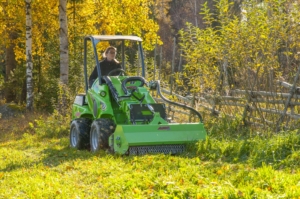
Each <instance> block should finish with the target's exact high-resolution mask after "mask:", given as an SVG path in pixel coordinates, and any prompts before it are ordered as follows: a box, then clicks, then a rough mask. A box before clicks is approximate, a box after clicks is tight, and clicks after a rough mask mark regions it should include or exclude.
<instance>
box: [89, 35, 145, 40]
mask: <svg viewBox="0 0 300 199" xmlns="http://www.w3.org/2000/svg"><path fill="white" fill-rule="evenodd" d="M90 37H93V38H94V39H96V40H105V41H112V40H131V41H143V40H142V39H141V38H140V37H138V36H131V35H91V36H87V37H86V38H90Z"/></svg>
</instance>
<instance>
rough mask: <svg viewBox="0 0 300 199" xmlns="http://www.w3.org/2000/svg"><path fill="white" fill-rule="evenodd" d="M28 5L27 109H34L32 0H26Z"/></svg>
mask: <svg viewBox="0 0 300 199" xmlns="http://www.w3.org/2000/svg"><path fill="white" fill-rule="evenodd" d="M25 6H26V88H27V97H26V109H27V110H29V111H32V110H33V97H34V95H33V82H32V69H33V63H32V53H31V52H32V34H31V28H32V21H31V0H25Z"/></svg>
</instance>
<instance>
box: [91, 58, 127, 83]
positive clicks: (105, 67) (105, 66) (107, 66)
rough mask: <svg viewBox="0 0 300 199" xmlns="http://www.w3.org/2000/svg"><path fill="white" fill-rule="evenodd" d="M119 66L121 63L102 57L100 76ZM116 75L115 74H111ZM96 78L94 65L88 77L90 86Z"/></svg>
mask: <svg viewBox="0 0 300 199" xmlns="http://www.w3.org/2000/svg"><path fill="white" fill-rule="evenodd" d="M117 68H120V69H122V68H121V64H120V63H118V62H116V61H115V60H112V61H108V60H107V59H104V60H102V61H101V62H100V69H101V76H106V75H108V73H109V72H110V71H112V70H114V69H117ZM111 75H116V74H111ZM97 78H98V73H97V66H95V68H94V70H93V72H92V74H91V76H90V78H89V85H90V86H92V84H93V83H94V81H95V80H96V79H97Z"/></svg>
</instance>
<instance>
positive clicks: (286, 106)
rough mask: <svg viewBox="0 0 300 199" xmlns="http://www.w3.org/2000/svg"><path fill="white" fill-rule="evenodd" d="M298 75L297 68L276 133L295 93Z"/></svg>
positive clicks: (299, 71)
mask: <svg viewBox="0 0 300 199" xmlns="http://www.w3.org/2000/svg"><path fill="white" fill-rule="evenodd" d="M299 74H300V66H299V67H298V71H297V73H296V76H295V78H294V83H293V85H292V87H291V90H290V95H289V96H288V98H287V100H286V102H285V105H284V110H283V112H282V114H281V116H280V118H279V120H278V122H277V127H276V131H277V132H278V131H279V130H280V126H281V124H282V122H283V119H284V117H285V115H286V112H287V109H288V107H289V106H290V102H291V99H292V97H293V95H294V93H295V91H296V84H297V81H298V78H299Z"/></svg>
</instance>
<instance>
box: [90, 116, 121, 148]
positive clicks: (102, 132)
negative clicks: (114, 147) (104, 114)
mask: <svg viewBox="0 0 300 199" xmlns="http://www.w3.org/2000/svg"><path fill="white" fill-rule="evenodd" d="M115 128H116V125H115V124H114V122H113V121H112V120H110V119H106V118H101V119H98V120H95V121H93V123H92V126H91V133H90V145H91V151H92V152H96V151H98V150H100V149H106V148H108V139H109V136H110V135H111V134H112V133H113V132H114V131H115Z"/></svg>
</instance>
